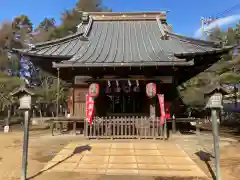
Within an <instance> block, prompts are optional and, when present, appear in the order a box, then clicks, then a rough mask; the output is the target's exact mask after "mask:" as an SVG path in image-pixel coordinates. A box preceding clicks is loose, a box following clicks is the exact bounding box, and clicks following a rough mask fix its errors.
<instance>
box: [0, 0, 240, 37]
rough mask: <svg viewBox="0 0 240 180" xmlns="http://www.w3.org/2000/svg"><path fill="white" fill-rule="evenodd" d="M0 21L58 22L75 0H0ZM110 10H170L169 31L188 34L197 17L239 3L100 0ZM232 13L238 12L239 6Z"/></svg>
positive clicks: (236, 0) (193, 29) (233, 0)
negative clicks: (20, 18) (47, 19)
mask: <svg viewBox="0 0 240 180" xmlns="http://www.w3.org/2000/svg"><path fill="white" fill-rule="evenodd" d="M0 2H1V6H0V21H3V20H6V19H7V20H12V19H13V18H14V17H15V16H17V15H20V14H25V15H27V16H29V17H30V19H31V21H32V22H33V24H34V25H38V24H39V22H40V21H41V20H42V19H43V18H44V17H54V18H55V19H56V21H57V23H58V24H59V22H60V17H61V12H63V11H64V10H66V9H71V8H72V7H74V5H75V3H76V2H77V0H41V1H33V0H0ZM103 3H104V5H105V6H107V7H110V8H112V9H113V11H117V12H119V11H122V12H124V11H125V12H126V11H161V10H170V12H169V13H168V16H167V17H168V22H169V24H172V25H173V30H174V31H175V32H176V33H180V34H183V35H187V36H192V35H194V33H195V32H196V31H197V29H198V28H199V27H200V18H201V17H202V16H203V17H209V16H211V15H214V14H217V13H219V12H223V11H224V10H226V9H228V8H231V7H232V6H234V5H236V4H238V3H239V0H201V1H196V0H103ZM234 13H238V14H239V13H240V7H239V8H238V10H236V11H235V12H234Z"/></svg>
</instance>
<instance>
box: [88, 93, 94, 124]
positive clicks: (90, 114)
mask: <svg viewBox="0 0 240 180" xmlns="http://www.w3.org/2000/svg"><path fill="white" fill-rule="evenodd" d="M93 113H94V100H93V98H92V97H91V96H90V95H89V94H87V95H86V120H87V121H88V124H92V118H93Z"/></svg>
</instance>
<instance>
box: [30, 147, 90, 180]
mask: <svg viewBox="0 0 240 180" xmlns="http://www.w3.org/2000/svg"><path fill="white" fill-rule="evenodd" d="M91 149H92V147H91V146H89V145H85V146H79V147H76V148H75V149H74V151H73V152H72V154H71V155H69V156H68V157H66V158H65V159H63V160H62V161H59V162H57V163H56V164H54V165H53V166H51V167H49V168H47V169H45V170H42V171H40V172H38V173H37V174H35V175H33V176H31V177H29V178H28V179H29V180H30V179H33V178H35V177H37V176H39V175H41V174H43V173H44V172H46V171H48V170H50V169H52V168H54V167H56V166H57V165H59V164H61V163H62V162H64V161H66V160H67V159H69V158H71V157H72V156H74V155H75V154H80V153H82V152H84V151H91Z"/></svg>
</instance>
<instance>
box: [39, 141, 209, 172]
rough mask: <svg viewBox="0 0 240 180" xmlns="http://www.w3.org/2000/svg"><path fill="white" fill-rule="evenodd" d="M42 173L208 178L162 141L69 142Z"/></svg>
mask: <svg viewBox="0 0 240 180" xmlns="http://www.w3.org/2000/svg"><path fill="white" fill-rule="evenodd" d="M43 171H47V172H49V171H50V172H52V171H54V172H80V173H84V174H86V173H87V174H107V175H138V176H139V175H141V176H162V177H207V176H206V175H205V174H204V173H203V171H202V170H201V169H200V168H199V167H198V166H197V165H196V164H195V163H194V162H193V161H192V159H191V158H189V157H188V155H187V154H186V153H185V152H184V151H183V150H182V149H181V148H180V147H179V146H178V145H176V144H175V143H173V142H163V141H156V142H154V143H152V142H151V143H150V142H143V143H137V142H128V143H116V142H114V143H108V142H106V143H101V142H99V143H91V141H86V142H79V143H77V142H75V143H70V144H68V145H67V146H66V147H65V148H64V149H62V150H61V151H60V152H59V153H58V154H57V155H56V156H55V157H54V158H53V159H52V160H51V161H50V162H49V163H48V164H47V165H46V166H45V167H44V169H43Z"/></svg>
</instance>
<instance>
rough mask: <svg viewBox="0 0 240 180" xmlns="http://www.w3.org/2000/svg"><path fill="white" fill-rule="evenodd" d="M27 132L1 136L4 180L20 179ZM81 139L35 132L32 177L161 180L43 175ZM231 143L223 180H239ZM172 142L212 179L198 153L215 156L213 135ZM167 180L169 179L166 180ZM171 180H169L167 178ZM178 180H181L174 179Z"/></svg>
mask: <svg viewBox="0 0 240 180" xmlns="http://www.w3.org/2000/svg"><path fill="white" fill-rule="evenodd" d="M22 139H23V132H22V130H21V128H20V129H19V127H14V128H12V132H11V133H8V134H4V133H2V132H1V133H0V144H1V146H0V152H1V153H0V180H18V179H20V178H19V177H20V173H21V172H20V170H21V156H22V154H21V153H22V152H21V150H22V145H23V144H22ZM82 139H83V137H81V136H72V135H64V136H54V137H52V136H51V135H50V132H49V130H41V131H37V130H35V131H31V132H30V141H29V162H28V167H29V168H28V176H29V177H31V178H30V179H34V180H35V179H36V180H43V179H44V180H67V179H68V180H70V179H71V180H113V179H114V180H118V179H119V180H123V179H127V180H161V179H164V178H160V177H138V176H103V175H102V176H100V175H84V174H78V173H54V172H48V173H42V174H41V173H39V172H40V170H41V169H42V168H43V167H44V165H45V164H46V163H47V162H48V161H50V160H51V159H52V158H53V157H54V156H55V155H56V154H57V153H58V152H59V151H60V150H61V149H62V148H63V147H64V146H66V145H67V144H68V143H69V142H71V141H81V140H82ZM230 140H231V139H225V140H224V139H223V140H222V144H221V167H222V169H221V170H222V179H223V180H237V179H239V178H238V174H239V173H238V172H240V155H239V149H240V145H239V143H237V142H234V141H233V142H230ZM171 141H175V142H176V143H177V144H179V146H181V147H182V148H183V149H184V150H185V152H186V153H187V154H188V155H189V156H190V157H191V158H192V159H193V160H194V161H195V162H197V163H198V164H199V166H200V168H202V169H203V170H204V171H205V172H206V173H207V174H208V175H209V177H210V178H209V179H212V178H211V173H209V172H210V171H209V167H211V168H212V169H214V168H213V167H214V163H213V160H211V161H210V162H209V165H210V166H209V167H207V164H206V163H205V162H203V161H201V160H200V159H199V157H198V156H197V155H196V152H199V151H203V152H208V153H210V154H211V153H212V138H211V134H206V135H201V136H196V135H181V134H177V135H175V136H174V137H173V139H172V140H171ZM165 179H166V178H165ZM167 179H169V178H167ZM173 179H176V180H177V179H178V180H180V179H179V178H173ZM184 179H185V180H187V179H186V178H184Z"/></svg>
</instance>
